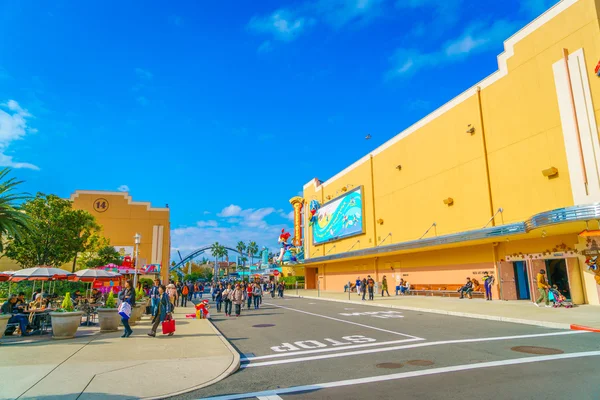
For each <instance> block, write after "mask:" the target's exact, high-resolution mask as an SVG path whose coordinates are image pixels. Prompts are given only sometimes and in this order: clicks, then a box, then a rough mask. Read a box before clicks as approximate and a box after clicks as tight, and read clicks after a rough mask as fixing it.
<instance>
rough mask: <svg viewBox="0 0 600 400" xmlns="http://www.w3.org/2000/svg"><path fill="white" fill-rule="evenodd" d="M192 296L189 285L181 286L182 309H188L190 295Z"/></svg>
mask: <svg viewBox="0 0 600 400" xmlns="http://www.w3.org/2000/svg"><path fill="white" fill-rule="evenodd" d="M189 294H190V290H189V289H188V287H187V285H185V284H184V285H182V286H181V307H187V301H188V295H189Z"/></svg>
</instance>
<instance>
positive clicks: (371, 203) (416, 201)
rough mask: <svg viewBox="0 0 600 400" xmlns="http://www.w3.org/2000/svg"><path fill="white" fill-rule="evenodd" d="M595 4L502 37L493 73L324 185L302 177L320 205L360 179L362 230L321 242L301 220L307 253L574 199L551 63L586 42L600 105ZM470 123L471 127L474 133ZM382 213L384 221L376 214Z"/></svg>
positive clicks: (503, 219) (505, 216)
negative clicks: (515, 36) (547, 173)
mask: <svg viewBox="0 0 600 400" xmlns="http://www.w3.org/2000/svg"><path fill="white" fill-rule="evenodd" d="M597 2H598V3H600V0H579V1H577V2H575V3H574V4H573V5H571V6H569V7H568V8H566V9H564V10H562V11H561V12H560V14H558V15H557V16H555V17H554V18H552V19H550V20H549V21H548V22H546V23H545V24H542V25H540V24H539V23H537V22H534V23H533V24H532V25H531V26H530V27H529V28H527V29H528V30H531V29H532V28H531V27H536V26H537V25H540V26H537V27H536V28H535V29H534V30H532V31H531V33H529V34H528V35H525V36H523V37H521V36H519V37H520V40H519V41H516V42H515V43H514V46H513V45H512V43H513V42H514V40H513V41H511V42H510V43H511V44H508V45H507V46H508V48H507V50H506V56H503V57H507V58H506V60H507V61H506V65H505V64H504V61H503V60H504V58H503V57H501V59H500V61H499V63H500V67H501V68H500V69H501V71H500V72H497V73H496V74H493V75H492V76H491V77H490V78H487V79H486V80H484V81H482V82H481V83H480V84H478V85H476V86H475V87H473V88H471V89H469V90H467V91H466V92H465V93H463V94H461V95H460V96H458V97H457V98H456V99H453V100H452V101H451V102H449V103H448V104H446V105H444V106H443V107H442V108H440V109H439V110H436V111H435V112H434V113H432V114H431V115H430V116H428V117H426V118H425V119H424V120H422V121H419V122H417V123H416V124H415V125H413V126H412V127H410V128H408V129H407V130H406V131H404V132H402V133H400V134H399V135H398V136H396V137H395V138H393V139H391V140H390V141H389V142H388V143H386V144H384V145H383V146H381V147H380V148H378V149H376V150H375V151H373V152H372V153H371V154H370V155H367V156H366V157H364V158H363V159H362V160H360V161H358V162H357V163H355V164H354V165H353V166H351V167H349V168H347V169H346V170H344V171H342V172H341V173H339V174H338V175H336V176H335V177H333V178H331V179H329V180H328V181H326V182H324V183H323V184H320V185H315V184H313V183H309V184H307V185H305V188H304V198H305V201H306V202H307V204H308V202H310V200H312V199H317V200H319V201H320V202H321V203H324V202H326V201H327V200H326V197H327V196H332V197H336V196H337V195H340V194H342V192H341V189H342V187H346V186H348V187H349V189H352V188H354V187H357V186H361V185H362V186H364V197H363V203H364V212H365V214H364V220H365V228H366V232H365V234H363V235H360V236H355V237H352V238H348V239H343V240H339V241H335V242H331V243H329V244H326V245H321V246H313V245H312V243H310V242H312V231H311V229H310V228H308V229H307V231H306V234H307V235H306V238H305V241H306V242H309V243H308V245H307V248H308V251H306V259H307V260H310V258H314V257H319V256H323V255H332V254H338V253H345V252H347V251H349V250H350V248H351V247H352V246H353V245H354V247H353V248H352V250H359V249H365V248H369V247H374V246H377V245H379V244H380V242H381V240H383V239H384V238H385V237H386V236H387V235H388V234H389V233H392V237H391V238H388V239H386V240H385V241H384V243H383V245H386V244H391V243H399V242H405V241H410V240H416V239H419V237H420V236H421V235H422V234H423V233H424V232H425V230H426V229H427V228H428V227H430V226H431V224H432V223H433V222H436V223H437V227H436V229H435V232H434V230H432V231H431V232H430V233H429V236H432V235H434V234H435V233H437V234H438V235H441V234H448V233H455V232H461V231H467V230H471V229H478V228H482V227H483V226H484V225H485V224H486V223H487V222H488V220H489V219H490V218H491V217H492V215H493V213H494V212H495V211H496V210H497V209H498V208H499V207H502V208H503V209H504V211H503V213H502V214H501V215H498V216H496V218H495V220H494V221H493V222H492V223H495V224H503V223H509V222H517V221H524V220H526V219H527V218H529V217H531V216H533V215H534V214H536V213H539V212H543V211H547V210H552V209H556V208H561V207H566V206H572V205H573V204H574V200H573V195H572V188H571V182H570V179H569V173H568V166H567V158H566V151H565V145H564V139H563V134H562V126H561V120H560V115H559V110H558V100H557V94H556V86H555V82H554V75H553V64H554V63H556V62H558V61H560V60H561V59H562V57H563V53H562V49H563V48H567V49H569V51H571V52H573V51H575V50H578V49H580V48H583V49H584V54H585V57H586V63H587V64H588V65H587V67H586V71H587V73H588V74H589V81H590V86H591V87H590V89H591V92H592V97H593V101H594V102H595V106H594V108H595V109H596V110H598V107H600V79H599V78H598V77H596V76H595V75H594V73H593V69H594V66H595V64H596V63H597V57H598V54H600V29H599V22H598V11H597V8H596V3H597ZM564 4H567V3H564ZM549 15H550V14H549ZM507 43H508V42H507ZM478 89H480V91H479V93H478ZM479 96H480V97H479ZM479 99H480V100H479ZM480 102H481V106H480ZM596 114H597V115H596V118H598V115H599V114H600V113H599V112H597V113H596ZM469 125H471V126H472V127H474V128H475V131H474V132H473V133H472V134H471V133H468V132H467V130H468V127H469ZM484 149H485V150H484ZM486 163H487V164H486ZM399 165H400V166H401V169H400V170H398V169H397V168H396V167H397V166H399ZM550 167H556V168H558V170H559V175H558V177H555V178H552V179H548V178H547V177H544V176H543V175H542V170H544V169H547V168H550ZM488 169H489V178H488ZM372 176H373V178H372ZM372 187H374V190H373V189H372ZM448 197H451V198H452V199H453V200H454V204H453V205H451V206H448V205H445V204H444V203H443V200H444V199H445V198H448ZM379 219H381V220H383V224H381V225H380V224H377V223H376V222H375V221H377V220H379ZM357 240H360V244H359V245H355V243H356V241H357ZM334 246H335V247H334ZM320 272H321V271H320Z"/></svg>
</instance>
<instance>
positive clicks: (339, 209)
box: [312, 186, 365, 245]
mask: <svg viewBox="0 0 600 400" xmlns="http://www.w3.org/2000/svg"><path fill="white" fill-rule="evenodd" d="M362 195H363V188H362V186H360V187H357V188H356V189H354V190H351V191H349V192H347V193H344V194H343V195H342V196H339V197H337V198H335V199H333V200H331V201H330V202H328V203H325V204H323V206H321V208H319V210H318V211H317V222H316V223H315V224H314V225H313V227H312V236H313V243H314V244H315V245H319V244H323V243H327V242H332V241H334V240H339V239H344V238H347V237H350V236H355V235H360V234H363V233H364V232H365V229H364V219H363V214H364V213H363V198H362Z"/></svg>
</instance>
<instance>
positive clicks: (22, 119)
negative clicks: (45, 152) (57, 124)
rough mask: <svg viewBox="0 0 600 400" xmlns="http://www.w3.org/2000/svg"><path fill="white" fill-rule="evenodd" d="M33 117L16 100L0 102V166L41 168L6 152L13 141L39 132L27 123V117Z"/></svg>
mask: <svg viewBox="0 0 600 400" xmlns="http://www.w3.org/2000/svg"><path fill="white" fill-rule="evenodd" d="M2 108H5V109H7V110H8V111H5V110H3V109H2ZM31 117H32V115H31V114H30V113H29V112H28V111H27V110H25V109H24V108H22V107H21V106H20V105H19V103H17V102H16V101H15V100H9V101H7V102H6V103H3V104H0V166H2V167H12V168H28V169H35V170H38V169H39V168H38V167H37V166H35V165H33V164H30V163H26V162H16V161H13V157H12V156H10V155H7V154H5V152H6V149H7V148H8V146H9V145H10V144H11V143H12V142H13V141H15V140H19V139H23V138H24V137H25V136H26V135H27V134H28V133H36V132H37V130H36V129H32V128H30V127H29V126H28V125H27V119H28V118H31Z"/></svg>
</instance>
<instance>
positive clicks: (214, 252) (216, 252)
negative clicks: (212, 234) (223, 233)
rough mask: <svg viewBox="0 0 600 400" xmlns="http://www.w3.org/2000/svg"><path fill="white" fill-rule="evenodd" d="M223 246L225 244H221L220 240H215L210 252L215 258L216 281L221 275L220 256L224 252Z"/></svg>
mask: <svg viewBox="0 0 600 400" xmlns="http://www.w3.org/2000/svg"><path fill="white" fill-rule="evenodd" d="M221 247H223V246H221V245H220V244H219V242H214V243H213V245H212V246H211V248H210V253H211V254H212V256H213V257H214V258H215V277H214V279H215V281H216V280H217V279H218V276H219V257H221V252H222V250H221Z"/></svg>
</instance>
